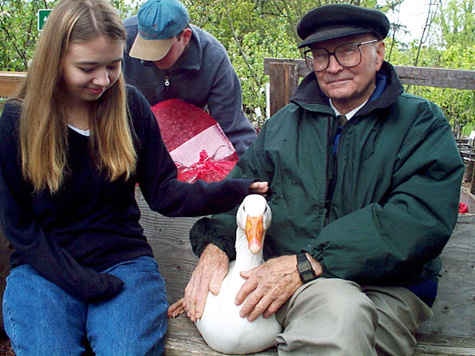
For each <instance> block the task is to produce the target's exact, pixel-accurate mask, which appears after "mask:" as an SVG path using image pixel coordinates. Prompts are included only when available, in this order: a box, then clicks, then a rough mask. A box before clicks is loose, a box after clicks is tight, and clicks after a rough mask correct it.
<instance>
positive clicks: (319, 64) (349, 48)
mask: <svg viewBox="0 0 475 356" xmlns="http://www.w3.org/2000/svg"><path fill="white" fill-rule="evenodd" d="M330 55H334V56H335V58H336V60H337V61H338V63H339V64H340V65H341V66H343V67H355V66H357V65H358V64H359V63H360V61H361V52H360V48H359V46H357V45H356V44H343V45H341V46H338V47H336V48H335V50H334V51H333V52H329V51H328V50H327V49H325V48H317V49H313V50H312V51H311V52H309V53H307V56H306V58H305V59H306V62H307V65H310V68H312V69H313V70H315V71H317V72H320V71H322V70H325V69H327V68H328V65H329V64H330Z"/></svg>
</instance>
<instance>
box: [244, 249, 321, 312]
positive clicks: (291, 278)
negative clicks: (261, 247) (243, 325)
mask: <svg viewBox="0 0 475 356" xmlns="http://www.w3.org/2000/svg"><path fill="white" fill-rule="evenodd" d="M311 262H312V266H313V267H314V270H316V271H315V272H316V274H317V276H319V275H320V274H321V273H322V272H321V266H320V264H319V263H318V262H317V261H315V260H314V259H311ZM241 276H242V277H243V278H245V279H246V282H245V283H244V284H243V286H242V287H241V289H240V290H239V292H238V294H237V296H236V304H238V305H240V304H242V303H243V302H244V300H246V302H245V303H244V305H243V306H242V308H241V312H240V315H241V316H242V317H247V319H248V320H249V321H253V320H255V319H257V318H258V317H259V315H261V314H263V315H264V317H265V318H268V317H270V316H271V315H272V314H274V313H275V312H277V310H279V308H280V307H281V306H282V305H283V304H284V303H285V302H286V301H287V300H288V299H289V298H290V297H291V296H292V295H293V294H294V293H295V291H296V290H297V288H299V287H300V286H301V285H302V281H301V280H300V276H299V273H298V271H297V257H296V255H289V256H281V257H277V258H273V259H270V260H268V261H267V262H265V263H263V264H261V265H260V266H258V267H256V268H253V269H251V270H250V271H245V272H241ZM246 298H247V299H246Z"/></svg>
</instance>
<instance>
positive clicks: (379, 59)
mask: <svg viewBox="0 0 475 356" xmlns="http://www.w3.org/2000/svg"><path fill="white" fill-rule="evenodd" d="M385 53H386V46H385V44H384V41H383V40H381V41H379V42H378V43H377V44H376V71H378V70H380V69H381V66H382V65H383V62H384V55H385Z"/></svg>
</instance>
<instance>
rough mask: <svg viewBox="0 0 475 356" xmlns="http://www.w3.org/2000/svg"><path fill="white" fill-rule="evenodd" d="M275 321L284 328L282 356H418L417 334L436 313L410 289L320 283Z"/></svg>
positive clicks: (327, 280)
mask: <svg viewBox="0 0 475 356" xmlns="http://www.w3.org/2000/svg"><path fill="white" fill-rule="evenodd" d="M276 316H277V319H278V320H279V322H280V323H281V325H282V326H283V332H282V333H281V334H279V336H278V337H277V342H278V353H279V356H284V355H292V356H296V355H319V356H320V355H321V356H323V355H325V356H330V355H338V356H345V355H351V356H373V355H394V356H405V355H412V354H413V353H414V349H415V346H416V339H415V336H414V333H415V331H416V330H417V328H418V327H419V326H420V324H421V323H422V322H423V321H424V320H426V319H428V318H430V317H431V316H432V311H431V309H430V308H429V307H428V306H427V305H426V304H425V303H424V302H423V301H422V300H420V299H419V298H418V297H417V296H416V295H415V294H413V293H412V292H411V291H409V290H408V289H406V288H402V287H375V286H360V285H358V284H357V283H354V282H351V281H347V280H342V279H336V278H318V279H316V280H315V281H312V282H309V283H307V284H305V285H303V286H302V287H300V288H299V289H298V290H297V291H296V292H295V294H294V295H293V296H292V297H291V298H290V299H289V301H288V302H287V303H286V304H284V305H283V306H282V307H281V308H280V310H279V311H278V313H277V315H276Z"/></svg>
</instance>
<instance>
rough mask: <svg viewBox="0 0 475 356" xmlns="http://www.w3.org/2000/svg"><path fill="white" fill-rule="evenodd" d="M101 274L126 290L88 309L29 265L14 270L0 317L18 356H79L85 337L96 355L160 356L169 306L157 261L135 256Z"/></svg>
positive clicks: (83, 348) (89, 305) (82, 349)
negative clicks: (112, 276) (122, 284)
mask: <svg viewBox="0 0 475 356" xmlns="http://www.w3.org/2000/svg"><path fill="white" fill-rule="evenodd" d="M104 272H107V273H110V274H112V275H114V276H116V277H118V278H120V279H121V280H122V281H123V282H124V289H123V290H122V291H121V292H120V293H119V294H118V295H117V296H115V297H114V298H112V299H111V300H108V301H106V302H102V303H98V304H87V303H84V302H81V301H80V300H78V299H76V298H74V297H72V296H71V295H69V294H67V293H66V292H64V291H63V290H62V289H61V288H59V287H58V286H56V285H55V284H53V283H51V282H49V281H48V280H46V279H44V278H43V277H41V276H40V275H39V274H38V273H37V272H36V271H35V270H34V269H33V268H32V267H31V266H29V265H21V266H18V267H16V268H14V269H13V270H12V271H11V272H10V275H9V277H8V279H7V288H6V290H5V295H4V297H3V315H4V319H5V320H4V322H5V330H6V332H7V334H8V336H9V337H10V340H11V342H12V346H13V349H14V351H15V353H16V355H17V356H36V355H41V356H42V355H51V356H73V355H74V356H76V355H81V354H82V353H83V352H84V350H85V346H84V344H85V342H84V341H85V340H86V338H87V339H88V340H89V343H90V345H91V347H92V349H93V350H94V352H95V354H96V355H97V356H109V355H110V356H135V355H137V356H139V355H140V356H144V355H162V354H163V350H164V346H163V338H164V336H165V333H166V330H167V326H168V320H167V308H168V301H167V296H166V290H165V282H164V280H163V279H162V277H161V275H160V272H159V271H158V265H157V263H156V261H155V260H154V259H153V258H152V257H145V256H144V257H139V258H137V259H135V260H132V261H126V262H122V263H119V264H117V265H115V266H113V267H111V268H109V269H107V270H105V271H104Z"/></svg>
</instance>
